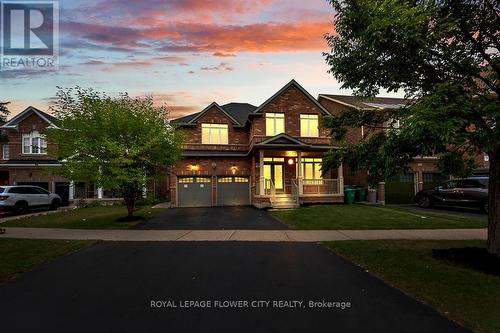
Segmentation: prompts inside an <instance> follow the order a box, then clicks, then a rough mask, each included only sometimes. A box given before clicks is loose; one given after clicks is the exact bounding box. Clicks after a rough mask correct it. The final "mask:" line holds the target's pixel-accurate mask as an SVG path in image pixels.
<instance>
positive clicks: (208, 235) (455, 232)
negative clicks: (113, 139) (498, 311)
mask: <svg viewBox="0 0 500 333" xmlns="http://www.w3.org/2000/svg"><path fill="white" fill-rule="evenodd" d="M6 230H7V232H6V233H5V234H4V235H0V239H1V238H36V239H84V240H85V239H90V240H104V241H250V242H259V241H263V242H322V241H341V240H375V239H433V240H438V239H443V240H465V239H483V240H485V239H486V236H487V230H486V229H412V230H411V229H408V230H83V229H48V228H6Z"/></svg>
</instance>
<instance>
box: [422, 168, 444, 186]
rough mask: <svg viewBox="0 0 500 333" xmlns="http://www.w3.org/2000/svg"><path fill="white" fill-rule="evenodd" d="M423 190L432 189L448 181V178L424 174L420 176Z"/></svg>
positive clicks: (428, 173) (434, 174) (435, 174)
mask: <svg viewBox="0 0 500 333" xmlns="http://www.w3.org/2000/svg"><path fill="white" fill-rule="evenodd" d="M422 178H423V180H422V181H423V182H424V189H427V188H433V187H435V186H436V185H437V184H439V183H442V182H444V181H447V180H449V179H450V177H446V176H444V175H442V174H440V173H432V172H424V173H423V174H422Z"/></svg>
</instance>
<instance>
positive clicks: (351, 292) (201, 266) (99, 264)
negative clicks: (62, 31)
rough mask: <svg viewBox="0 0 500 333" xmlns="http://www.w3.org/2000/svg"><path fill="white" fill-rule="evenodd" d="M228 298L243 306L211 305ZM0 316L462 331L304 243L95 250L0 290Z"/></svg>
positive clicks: (149, 327)
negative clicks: (188, 303)
mask: <svg viewBox="0 0 500 333" xmlns="http://www.w3.org/2000/svg"><path fill="white" fill-rule="evenodd" d="M202 300H204V301H211V302H212V303H211V304H212V305H213V306H212V307H190V308H185V307H180V305H181V303H180V302H185V301H202ZM228 300H233V301H234V300H240V301H247V302H248V304H249V305H248V307H245V306H242V307H239V308H238V307H230V308H224V307H215V302H216V301H218V302H221V303H219V304H223V303H222V302H224V301H228ZM151 301H160V302H159V303H158V302H156V303H155V304H171V305H172V304H173V305H177V306H178V307H176V308H173V307H161V306H160V307H152V306H151ZM161 301H163V302H165V303H162V302H161ZM167 301H170V302H171V303H166V302H167ZM252 301H266V302H267V301H269V302H271V303H269V306H268V307H267V306H266V305H265V303H264V302H261V303H255V302H254V303H252ZM279 301H289V303H283V302H282V303H274V302H279ZM309 301H317V302H323V301H325V302H350V304H351V306H350V307H345V308H344V309H343V310H342V309H341V308H325V307H310V306H309V305H310V304H309ZM292 302H303V303H301V304H303V305H302V306H298V307H280V305H281V306H285V305H289V306H292V305H295V306H296V305H297V304H298V303H292ZM183 304H186V303H183ZM240 304H241V303H240ZM243 304H244V303H243ZM252 304H254V305H258V304H260V307H252ZM321 304H323V303H321ZM332 304H333V303H332ZM339 304H340V303H339ZM198 305H199V306H201V303H200V304H198ZM156 306H158V305H156ZM205 306H206V304H205ZM0 314H1V318H2V321H1V328H2V330H3V331H5V332H47V331H51V332H63V331H68V332H94V331H97V332H120V331H123V332H153V331H155V332H156V331H161V332H200V331H203V332H205V331H208V332H211V331H216V332H235V331H237V332H287V333H288V332H319V331H335V332H384V333H386V332H407V333H410V332H441V333H442V332H468V331H467V330H466V329H464V328H462V327H460V326H458V325H457V324H455V323H453V322H451V321H449V320H448V319H446V318H444V317H442V316H440V315H439V314H438V313H437V312H435V311H434V310H433V309H431V308H429V307H427V306H425V305H423V304H421V303H418V302H417V301H415V300H413V299H412V298H410V297H408V296H406V295H404V294H403V293H401V292H399V291H398V290H396V289H394V288H392V287H390V286H388V285H386V284H384V283H383V282H381V281H380V280H378V279H375V278H373V277H372V276H371V275H369V274H367V273H366V272H364V271H363V270H362V269H360V268H359V267H357V266H355V265H353V264H351V263H350V262H348V261H346V260H345V259H343V258H341V257H339V256H336V255H334V254H332V253H331V252H330V251H329V250H327V249H326V248H324V247H322V246H319V245H316V244H303V243H244V242H240V243H236V242H223V243H210V242H200V243H189V242H186V243H169V242H147V243H141V242H101V243H97V244H95V245H93V246H90V247H87V248H84V249H83V250H81V251H78V252H76V253H74V254H71V255H69V256H66V257H64V258H61V259H58V260H56V261H54V262H52V263H49V264H46V265H43V266H41V267H39V268H37V269H35V270H34V271H32V272H30V273H27V274H25V275H24V276H22V277H20V278H19V279H17V280H14V281H11V282H9V283H7V284H4V285H2V286H0Z"/></svg>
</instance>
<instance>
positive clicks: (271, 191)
mask: <svg viewBox="0 0 500 333" xmlns="http://www.w3.org/2000/svg"><path fill="white" fill-rule="evenodd" d="M264 185H265V187H264V189H265V194H266V195H268V196H269V200H270V201H271V205H273V204H274V201H275V198H276V187H275V186H274V182H273V180H272V179H265V180H264Z"/></svg>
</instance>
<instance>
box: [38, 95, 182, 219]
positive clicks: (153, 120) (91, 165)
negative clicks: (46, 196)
mask: <svg viewBox="0 0 500 333" xmlns="http://www.w3.org/2000/svg"><path fill="white" fill-rule="evenodd" d="M57 96H58V102H57V103H56V105H55V107H54V108H53V111H54V115H55V116H56V117H57V119H58V126H59V129H49V130H47V140H48V142H54V143H57V145H58V148H57V149H55V150H54V152H53V153H54V154H55V155H56V156H57V157H58V158H59V159H60V160H61V161H62V164H63V167H62V168H60V169H59V170H57V171H56V172H57V173H60V174H62V175H64V176H65V177H67V178H68V179H73V180H77V181H88V182H92V183H94V184H96V185H97V186H100V187H103V188H111V189H119V190H121V192H122V195H123V198H124V200H125V203H126V205H127V210H128V216H129V217H130V216H132V215H133V211H134V207H135V203H136V200H137V199H138V198H139V197H140V196H141V194H142V191H143V187H144V186H145V185H146V184H147V183H148V182H149V181H150V180H152V179H154V178H155V177H157V176H158V171H159V170H162V169H163V170H164V168H165V167H168V166H171V165H173V164H174V163H175V162H176V161H177V159H178V158H179V157H180V152H181V143H182V135H181V133H180V132H178V131H176V130H175V128H174V127H173V126H171V125H170V123H169V122H168V120H167V110H166V108H165V107H163V106H162V107H156V106H154V105H153V100H152V98H151V97H146V98H131V97H129V96H128V95H127V94H121V95H119V97H116V98H112V97H109V96H107V95H105V94H101V93H97V92H95V91H93V90H86V89H82V88H79V87H77V88H75V89H67V90H63V89H60V90H59V91H58V94H57Z"/></svg>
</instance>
